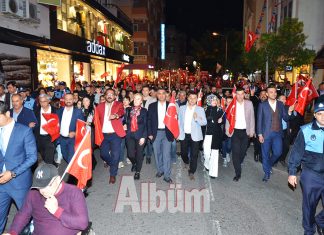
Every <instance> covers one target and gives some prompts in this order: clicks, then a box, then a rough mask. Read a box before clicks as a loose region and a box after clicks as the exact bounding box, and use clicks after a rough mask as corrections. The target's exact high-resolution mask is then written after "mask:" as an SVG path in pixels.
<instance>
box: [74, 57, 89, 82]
mask: <svg viewBox="0 0 324 235" xmlns="http://www.w3.org/2000/svg"><path fill="white" fill-rule="evenodd" d="M73 76H74V79H75V81H76V82H83V81H86V82H90V64H89V63H85V62H80V61H74V62H73Z"/></svg>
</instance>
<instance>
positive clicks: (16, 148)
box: [0, 123, 37, 192]
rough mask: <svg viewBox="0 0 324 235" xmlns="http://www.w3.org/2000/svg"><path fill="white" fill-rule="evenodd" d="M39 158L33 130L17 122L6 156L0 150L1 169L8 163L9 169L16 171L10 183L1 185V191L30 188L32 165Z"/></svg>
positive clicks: (7, 167)
mask: <svg viewBox="0 0 324 235" xmlns="http://www.w3.org/2000/svg"><path fill="white" fill-rule="evenodd" d="M36 160H37V149H36V142H35V137H34V135H33V132H32V130H31V129H30V128H29V127H26V126H24V125H22V124H20V123H15V126H14V128H13V130H12V132H11V136H10V139H9V142H8V147H7V151H6V153H5V156H3V155H2V152H1V151H0V169H1V170H2V168H3V164H6V169H7V170H8V171H13V172H15V173H16V175H17V176H16V178H13V179H12V180H10V181H9V182H8V183H6V184H3V185H1V184H0V192H1V191H2V190H3V189H5V190H12V189H28V188H30V186H31V183H32V172H31V166H32V165H33V164H34V163H35V162H36Z"/></svg>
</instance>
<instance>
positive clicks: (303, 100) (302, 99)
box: [295, 79, 312, 116]
mask: <svg viewBox="0 0 324 235" xmlns="http://www.w3.org/2000/svg"><path fill="white" fill-rule="evenodd" d="M311 83H312V80H311V79H309V80H308V81H307V83H306V85H305V86H304V88H303V89H302V90H301V92H300V94H299V96H298V99H297V105H296V107H295V110H296V112H298V113H299V114H300V115H302V116H304V113H305V108H306V106H307V99H308V96H309V94H310V88H309V87H310V84H311Z"/></svg>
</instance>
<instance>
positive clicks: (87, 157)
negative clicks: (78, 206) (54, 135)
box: [66, 131, 92, 189]
mask: <svg viewBox="0 0 324 235" xmlns="http://www.w3.org/2000/svg"><path fill="white" fill-rule="evenodd" d="M66 172H67V173H69V174H70V175H73V176H74V177H75V178H77V179H78V185H77V187H78V188H80V189H83V188H85V186H86V185H87V181H88V180H89V179H91V177H92V149H91V134H90V131H87V132H86V134H85V136H84V137H83V139H82V141H81V143H80V145H79V146H78V148H77V150H76V151H75V153H74V155H73V158H72V160H71V162H70V163H69V165H68V166H67V171H66Z"/></svg>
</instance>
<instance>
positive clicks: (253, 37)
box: [245, 31, 257, 52]
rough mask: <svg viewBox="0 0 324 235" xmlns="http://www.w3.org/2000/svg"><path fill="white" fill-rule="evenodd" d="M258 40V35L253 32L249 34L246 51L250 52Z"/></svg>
mask: <svg viewBox="0 0 324 235" xmlns="http://www.w3.org/2000/svg"><path fill="white" fill-rule="evenodd" d="M256 39H257V35H256V34H255V33H253V32H251V31H249V32H248V34H247V38H246V42H245V51H246V52H249V51H250V50H251V48H252V47H253V44H254V42H255V40H256Z"/></svg>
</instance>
